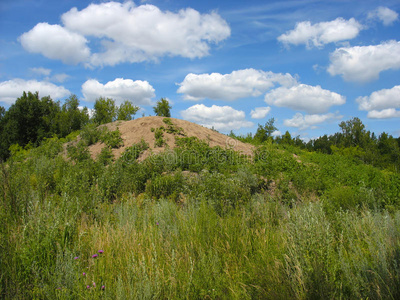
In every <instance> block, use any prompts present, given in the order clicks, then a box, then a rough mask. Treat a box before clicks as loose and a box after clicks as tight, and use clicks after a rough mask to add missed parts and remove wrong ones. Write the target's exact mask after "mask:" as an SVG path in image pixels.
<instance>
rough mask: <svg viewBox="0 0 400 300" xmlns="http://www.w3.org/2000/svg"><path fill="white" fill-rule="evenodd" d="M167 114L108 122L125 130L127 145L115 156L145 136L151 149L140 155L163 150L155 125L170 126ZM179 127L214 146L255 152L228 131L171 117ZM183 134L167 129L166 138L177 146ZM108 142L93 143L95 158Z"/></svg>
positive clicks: (171, 146)
mask: <svg viewBox="0 0 400 300" xmlns="http://www.w3.org/2000/svg"><path fill="white" fill-rule="evenodd" d="M163 119H164V117H143V118H139V119H135V120H132V121H116V122H113V123H109V124H105V125H102V126H107V127H108V128H109V129H110V130H116V129H117V127H118V129H119V131H120V132H121V137H122V139H123V141H124V146H123V147H121V148H119V149H113V154H114V156H115V158H118V157H120V156H121V154H122V153H123V152H124V151H125V149H126V148H127V147H130V146H132V145H133V144H136V143H139V142H140V141H141V139H144V140H145V141H146V142H147V143H148V144H149V147H150V148H149V149H148V150H147V151H145V153H143V154H142V156H141V157H140V159H144V158H145V157H148V156H149V155H150V154H151V153H159V152H161V151H164V150H165V149H166V147H167V146H163V147H155V145H154V143H155V137H154V132H151V128H155V129H156V128H159V127H161V126H163V127H164V128H167V127H168V125H167V124H165V123H164V122H163ZM170 120H171V121H172V123H173V124H174V126H175V127H181V128H182V129H183V132H184V134H185V136H187V137H192V136H194V137H197V138H198V139H200V140H203V141H206V142H207V143H208V144H209V146H210V147H215V146H220V147H222V148H224V149H225V148H231V149H233V150H235V151H239V152H241V153H243V154H245V155H250V156H251V155H252V151H253V149H254V146H253V145H250V144H246V143H243V142H240V141H238V140H236V139H232V138H230V137H228V136H226V135H224V134H221V133H219V132H216V131H214V130H211V129H208V128H206V127H203V126H201V125H198V124H194V123H192V122H189V121H184V120H180V119H174V118H170ZM176 136H178V137H182V136H181V135H174V134H172V133H171V134H170V133H167V132H164V137H163V138H164V140H165V141H166V144H167V145H168V147H169V148H171V149H173V148H174V147H175V137H176ZM104 146H105V145H104V144H102V143H97V144H95V145H92V146H90V147H89V150H90V152H91V154H92V157H93V158H95V157H96V156H97V155H98V154H99V153H100V151H101V149H102V148H103V147H104Z"/></svg>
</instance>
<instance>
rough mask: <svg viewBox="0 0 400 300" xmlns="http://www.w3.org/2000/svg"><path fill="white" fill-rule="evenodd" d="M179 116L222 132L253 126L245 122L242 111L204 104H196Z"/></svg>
mask: <svg viewBox="0 0 400 300" xmlns="http://www.w3.org/2000/svg"><path fill="white" fill-rule="evenodd" d="M181 116H182V117H183V119H185V120H188V121H193V122H195V123H198V124H200V125H203V126H205V127H208V128H214V129H216V130H220V131H223V132H228V131H230V130H233V129H235V130H236V129H240V128H242V127H251V126H253V125H254V124H253V123H252V122H249V121H246V119H245V113H244V111H241V110H236V109H234V108H232V107H230V106H217V105H213V106H211V107H207V106H205V105H204V104H196V105H193V106H191V107H189V108H188V109H186V110H183V111H181Z"/></svg>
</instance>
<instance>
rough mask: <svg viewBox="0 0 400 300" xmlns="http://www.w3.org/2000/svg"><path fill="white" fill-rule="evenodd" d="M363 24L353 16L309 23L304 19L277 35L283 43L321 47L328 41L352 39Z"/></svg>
mask: <svg viewBox="0 0 400 300" xmlns="http://www.w3.org/2000/svg"><path fill="white" fill-rule="evenodd" d="M361 29H363V26H362V25H361V24H360V23H358V22H357V21H356V20H355V19H354V18H351V19H350V20H345V19H343V18H337V19H336V20H333V21H330V22H320V23H316V24H314V25H311V22H309V21H304V22H300V23H297V24H296V27H295V29H293V30H291V31H288V32H287V33H286V34H282V35H280V36H279V37H278V41H280V42H282V43H284V44H285V45H289V44H293V45H300V44H305V45H306V46H307V48H311V47H312V46H314V47H323V46H324V45H325V44H328V43H336V42H340V41H345V40H350V39H354V38H355V37H356V36H357V35H358V33H359V32H360V30H361Z"/></svg>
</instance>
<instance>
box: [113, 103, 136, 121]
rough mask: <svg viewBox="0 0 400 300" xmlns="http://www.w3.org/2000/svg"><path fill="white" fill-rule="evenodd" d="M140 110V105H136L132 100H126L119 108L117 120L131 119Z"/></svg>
mask: <svg viewBox="0 0 400 300" xmlns="http://www.w3.org/2000/svg"><path fill="white" fill-rule="evenodd" d="M138 110H139V107H138V106H134V105H133V104H132V103H131V102H129V101H125V102H124V103H122V104H121V105H120V106H119V108H118V109H117V120H123V121H130V120H133V116H134V115H135V114H136V113H137V111H138Z"/></svg>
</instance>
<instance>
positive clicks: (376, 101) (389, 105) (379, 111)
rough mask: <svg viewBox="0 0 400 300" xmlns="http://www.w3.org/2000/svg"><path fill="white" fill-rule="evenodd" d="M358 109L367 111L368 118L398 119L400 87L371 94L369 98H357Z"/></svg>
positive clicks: (399, 113)
mask: <svg viewBox="0 0 400 300" xmlns="http://www.w3.org/2000/svg"><path fill="white" fill-rule="evenodd" d="M356 101H357V103H358V104H359V105H358V108H359V109H360V110H366V111H368V115H367V116H368V118H372V119H388V118H398V117H400V112H399V111H397V110H396V108H400V85H396V86H394V87H393V88H391V89H382V90H379V91H376V92H373V93H372V94H371V95H370V96H365V97H358V98H357V100H356Z"/></svg>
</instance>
